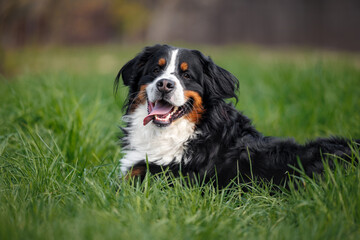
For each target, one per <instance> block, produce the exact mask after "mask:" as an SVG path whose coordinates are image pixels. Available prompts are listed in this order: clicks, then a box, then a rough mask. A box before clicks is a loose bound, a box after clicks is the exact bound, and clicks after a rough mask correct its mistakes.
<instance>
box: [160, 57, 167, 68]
mask: <svg viewBox="0 0 360 240" xmlns="http://www.w3.org/2000/svg"><path fill="white" fill-rule="evenodd" d="M158 64H159V66H160V67H162V66H164V65H165V64H166V60H165V58H160V59H159V62H158Z"/></svg>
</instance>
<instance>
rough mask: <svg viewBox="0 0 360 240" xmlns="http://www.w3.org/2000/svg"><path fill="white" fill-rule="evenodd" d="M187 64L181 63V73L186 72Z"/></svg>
mask: <svg viewBox="0 0 360 240" xmlns="http://www.w3.org/2000/svg"><path fill="white" fill-rule="evenodd" d="M188 67H189V66H188V64H187V63H186V62H183V63H181V65H180V68H181V70H182V71H186V70H188Z"/></svg>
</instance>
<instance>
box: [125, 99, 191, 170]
mask: <svg viewBox="0 0 360 240" xmlns="http://www.w3.org/2000/svg"><path fill="white" fill-rule="evenodd" d="M147 115H148V113H147V106H146V104H142V105H140V106H139V107H137V108H136V110H135V111H134V112H133V113H132V114H130V115H127V116H126V117H124V121H126V122H128V123H129V127H127V128H126V130H127V131H128V136H127V137H126V140H127V142H128V143H129V144H128V146H127V147H126V148H125V149H123V152H124V153H125V156H124V157H123V158H122V159H121V160H120V164H121V172H122V173H123V174H124V173H126V172H127V171H128V170H130V169H131V167H132V166H134V165H135V164H136V163H137V162H139V161H141V160H145V159H146V157H147V158H148V161H149V163H156V164H159V165H167V164H169V163H171V162H176V163H180V161H181V159H182V157H183V154H184V151H186V146H185V143H186V141H187V140H188V139H190V138H192V137H193V136H194V135H195V133H194V131H195V124H194V123H193V122H190V121H189V120H187V119H186V118H181V119H178V120H176V121H175V122H173V123H172V124H171V125H170V126H168V127H163V128H161V127H157V126H155V125H154V124H153V123H149V124H147V125H146V126H144V125H143V120H144V118H145V117H146V116H147Z"/></svg>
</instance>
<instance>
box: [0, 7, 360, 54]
mask: <svg viewBox="0 0 360 240" xmlns="http://www.w3.org/2000/svg"><path fill="white" fill-rule="evenodd" d="M0 36H1V37H0V40H1V45H2V47H3V48H7V47H19V46H24V45H27V44H41V45H43V44H66V45H67V44H72V45H75V44H94V43H106V42H119V41H121V42H134V41H135V42H173V41H184V42H189V43H205V44H229V43H239V42H242V43H256V44H262V45H269V46H283V45H286V46H294V45H295V46H311V47H322V48H329V49H341V50H351V51H352V50H356V51H359V50H360V1H359V0H341V1H339V0H295V1H288V0H271V1H270V0H197V1H190V0H172V1H167V0H132V1H131V0H76V1H74V0H62V1H58V0H1V1H0Z"/></svg>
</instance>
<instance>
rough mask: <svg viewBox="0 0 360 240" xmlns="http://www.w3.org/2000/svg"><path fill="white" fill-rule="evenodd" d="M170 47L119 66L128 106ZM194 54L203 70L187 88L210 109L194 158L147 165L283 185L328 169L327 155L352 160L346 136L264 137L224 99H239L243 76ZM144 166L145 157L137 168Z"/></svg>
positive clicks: (190, 148) (223, 180) (191, 144)
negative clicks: (151, 64)
mask: <svg viewBox="0 0 360 240" xmlns="http://www.w3.org/2000/svg"><path fill="white" fill-rule="evenodd" d="M171 48H172V47H171V46H167V45H155V46H153V47H147V48H145V49H144V51H143V52H142V53H140V54H139V55H138V56H137V57H135V58H134V59H133V60H131V61H129V62H128V63H127V64H125V66H124V67H123V68H122V69H121V70H120V72H119V74H118V75H117V78H116V81H115V89H116V88H117V85H118V82H119V78H120V76H122V78H123V81H124V84H125V85H126V86H129V96H128V104H127V105H126V107H127V108H129V105H130V104H131V102H132V101H133V98H134V96H135V95H136V93H137V92H138V91H139V85H140V84H139V82H141V81H143V82H144V81H145V82H146V81H149V82H150V81H152V80H153V79H154V77H151V76H150V75H147V71H146V64H147V63H148V62H149V61H152V58H153V57H154V56H156V54H158V53H159V52H161V51H162V52H163V51H166V50H168V49H171ZM189 54H192V55H191V57H189V59H191V58H194V59H193V64H197V65H198V66H197V68H198V72H194V73H193V74H192V75H193V76H194V81H193V83H186V82H185V83H184V86H185V87H186V88H192V89H193V90H195V91H197V92H199V94H200V95H201V97H202V99H203V106H204V109H205V110H206V111H205V113H204V114H203V116H202V119H201V121H200V123H198V124H197V125H196V130H197V131H198V132H199V133H200V134H199V135H197V137H196V138H194V139H190V140H188V142H187V143H186V147H187V151H186V152H185V154H184V156H183V158H184V159H185V158H189V157H190V158H191V161H190V162H189V163H188V164H170V165H168V166H158V165H156V164H150V165H149V166H148V167H149V169H150V171H151V172H152V173H157V172H160V171H161V170H162V169H166V168H168V169H169V170H170V171H171V172H173V173H174V174H175V175H177V174H178V173H179V171H180V170H181V173H182V174H183V175H188V176H190V177H194V176H196V177H200V178H205V179H206V180H210V179H214V177H215V176H216V182H217V184H218V185H219V186H220V187H223V186H226V185H227V184H229V183H230V182H231V180H233V179H234V178H236V177H238V176H241V178H240V179H241V180H242V181H248V180H249V179H250V178H251V177H256V178H261V179H266V180H271V181H273V182H274V183H276V184H280V183H282V182H283V181H284V180H285V179H286V178H287V177H288V176H289V175H292V174H297V172H296V171H295V170H294V168H303V169H304V171H305V173H306V174H307V175H309V176H312V175H313V174H317V173H321V172H322V171H323V169H324V167H323V160H324V159H329V163H330V165H331V164H332V160H333V159H334V157H335V156H336V157H340V158H343V159H345V160H346V159H349V158H350V156H351V154H352V153H351V149H350V147H349V146H350V145H351V144H352V142H351V141H350V140H347V139H344V138H339V137H332V138H328V139H323V138H319V139H317V140H314V141H310V142H308V143H306V144H304V145H301V144H298V143H296V142H295V141H294V140H292V139H279V138H275V137H266V136H263V135H262V134H261V133H259V132H258V131H257V130H256V129H255V128H254V126H253V125H252V124H251V121H250V120H249V119H248V118H247V117H246V116H244V115H243V114H242V113H240V112H238V111H237V110H236V109H235V107H234V106H233V104H231V103H226V102H225V99H227V98H236V99H237V96H236V94H235V92H236V90H237V88H238V86H239V83H238V80H237V79H236V78H235V77H234V76H233V75H232V74H231V73H229V72H228V71H226V70H224V69H222V68H221V67H219V66H217V65H215V64H214V63H213V62H212V60H211V59H210V58H209V57H206V56H204V55H203V54H202V53H201V52H199V51H196V50H189ZM191 84H192V85H191ZM127 114H128V111H127ZM124 134H125V135H126V134H127V133H126V132H124ZM354 143H355V144H359V143H360V141H359V140H356V141H354ZM125 145H126V143H125ZM299 163H300V164H301V166H300V165H299ZM145 167H146V163H145V159H144V161H141V162H139V163H137V164H136V165H135V166H134V168H145ZM144 174H145V172H144ZM143 176H144V175H143V174H142V175H141V176H140V177H143Z"/></svg>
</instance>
